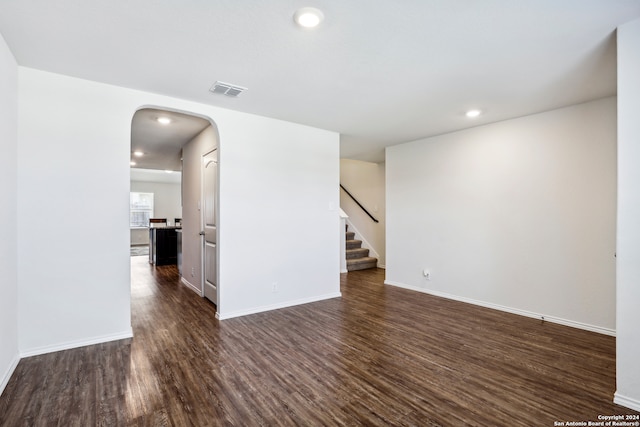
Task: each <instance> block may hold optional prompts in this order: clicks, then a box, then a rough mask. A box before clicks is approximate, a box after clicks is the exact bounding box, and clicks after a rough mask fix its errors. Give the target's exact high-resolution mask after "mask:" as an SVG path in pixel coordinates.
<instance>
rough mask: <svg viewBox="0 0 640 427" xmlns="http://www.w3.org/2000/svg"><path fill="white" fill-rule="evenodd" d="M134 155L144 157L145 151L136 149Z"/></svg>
mask: <svg viewBox="0 0 640 427" xmlns="http://www.w3.org/2000/svg"><path fill="white" fill-rule="evenodd" d="M133 155H134V156H136V157H142V156H144V153H143V152H142V151H134V152H133Z"/></svg>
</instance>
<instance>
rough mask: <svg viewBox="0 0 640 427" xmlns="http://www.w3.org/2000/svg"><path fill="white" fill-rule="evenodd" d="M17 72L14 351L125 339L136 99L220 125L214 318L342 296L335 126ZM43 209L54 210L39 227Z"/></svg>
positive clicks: (34, 72) (144, 104)
mask: <svg viewBox="0 0 640 427" xmlns="http://www.w3.org/2000/svg"><path fill="white" fill-rule="evenodd" d="M19 76H20V78H19V84H20V85H19V87H20V93H19V95H20V103H19V141H18V142H19V144H18V203H17V205H18V235H19V241H18V277H19V333H20V350H21V352H22V353H23V354H35V353H39V352H47V351H53V350H56V349H60V348H64V347H73V346H78V345H82V344H86V343H90V342H93V341H104V340H107V339H116V338H120V337H123V336H127V335H130V334H131V326H130V324H131V323H130V285H129V281H130V279H129V275H130V271H129V270H130V264H129V262H130V261H129V221H128V217H129V212H128V211H129V155H130V135H131V119H132V117H133V114H134V113H135V111H136V110H137V109H139V108H142V107H149V106H156V107H161V108H167V109H174V110H176V111H184V112H192V113H195V114H198V115H201V116H205V117H211V118H212V119H213V120H214V121H215V123H216V124H217V126H218V129H219V133H220V150H221V153H220V180H221V183H220V185H221V189H220V224H221V236H220V253H221V255H220V277H221V286H222V289H223V292H221V301H220V305H221V307H225V310H226V311H224V312H222V311H221V312H220V313H219V314H220V316H221V317H222V318H224V317H231V316H234V315H239V314H244V313H249V312H253V311H260V310H265V309H269V308H275V307H278V306H284V305H290V304H295V303H300V302H306V301H311V300H316V299H323V298H329V297H334V296H337V295H339V273H338V269H337V268H336V266H337V265H339V260H338V234H337V233H336V232H335V230H336V229H337V228H338V221H339V219H338V212H337V206H338V177H339V157H338V144H339V137H338V134H336V133H334V132H328V131H323V130H319V129H314V128H310V127H306V126H301V125H297V124H292V123H287V122H282V121H278V120H273V119H267V118H263V117H258V116H253V115H249V114H243V113H238V112H235V111H231V110H225V109H221V108H216V107H212V106H208V105H203V104H197V103H194V102H189V101H185V100H180V99H175V98H170V97H165V96H161V95H156V94H151V93H145V92H140V91H135V90H130V89H125V88H119V87H114V86H109V85H105V84H100V83H95V82H90V81H85V80H80V79H76V78H72V77H66V76H61V75H56V74H52V73H46V72H42V71H38V70H34V69H29V68H24V67H20V68H19ZM87 157H91V158H99V159H100V162H86V158H87ZM104 176H109V179H108V180H106V179H102V178H100V177H104ZM43 206H59V207H60V208H59V209H56V210H51V211H47V216H48V223H47V224H41V222H40V221H39V214H40V213H41V208H42V207H43ZM331 209H333V210H331ZM52 223H53V224H55V226H51V224H52ZM300 233H304V237H305V239H299V236H300ZM251 254H257V256H256V257H255V258H252V257H251V256H248V255H251ZM36 265H37V268H34V267H35V266H36ZM274 281H278V282H279V288H278V289H279V291H278V292H276V293H272V292H271V289H272V282H274Z"/></svg>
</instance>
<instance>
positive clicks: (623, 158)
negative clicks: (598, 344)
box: [615, 20, 640, 411]
mask: <svg viewBox="0 0 640 427" xmlns="http://www.w3.org/2000/svg"><path fill="white" fill-rule="evenodd" d="M638 76H640V20H636V21H633V22H631V23H628V24H625V25H622V26H621V27H620V28H618V247H617V253H618V258H617V262H618V275H617V278H618V282H617V302H618V308H617V325H618V328H617V339H616V345H617V351H616V363H617V364H616V376H617V391H616V397H615V402H616V403H618V404H620V405H624V406H627V407H629V408H633V409H635V410H636V411H640V363H638V361H639V360H640V310H639V309H638V303H639V302H640V285H639V284H640V120H639V119H638V117H639V116H640V80H639V79H638Z"/></svg>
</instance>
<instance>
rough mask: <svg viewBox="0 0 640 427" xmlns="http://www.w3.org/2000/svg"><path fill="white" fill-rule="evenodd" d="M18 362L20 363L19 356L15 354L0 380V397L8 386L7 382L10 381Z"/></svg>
mask: <svg viewBox="0 0 640 427" xmlns="http://www.w3.org/2000/svg"><path fill="white" fill-rule="evenodd" d="M18 362H20V356H19V355H18V353H16V354H15V356H13V360H12V361H11V364H9V368H7V370H6V371H5V373H4V374H3V375H2V378H1V379H0V395H2V392H3V391H4V389H5V387H6V386H7V384H9V380H10V379H11V376H12V375H13V372H14V371H15V370H16V368H17V367H18Z"/></svg>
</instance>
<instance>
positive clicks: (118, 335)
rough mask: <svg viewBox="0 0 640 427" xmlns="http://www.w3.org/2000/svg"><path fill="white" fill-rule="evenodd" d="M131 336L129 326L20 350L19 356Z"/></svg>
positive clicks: (29, 355) (34, 354)
mask: <svg viewBox="0 0 640 427" xmlns="http://www.w3.org/2000/svg"><path fill="white" fill-rule="evenodd" d="M132 337H133V330H132V329H131V328H129V329H128V330H126V331H123V332H120V333H116V334H109V335H102V336H99V337H94V338H89V339H83V340H77V341H67V342H64V343H60V344H54V345H49V346H44V347H36V348H32V349H28V350H24V351H21V352H20V357H21V358H23V357H31V356H38V355H40V354H46V353H53V352H56V351H62V350H69V349H72V348H78V347H85V346H88V345H95V344H102V343H105V342H109V341H117V340H123V339H126V338H132Z"/></svg>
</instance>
